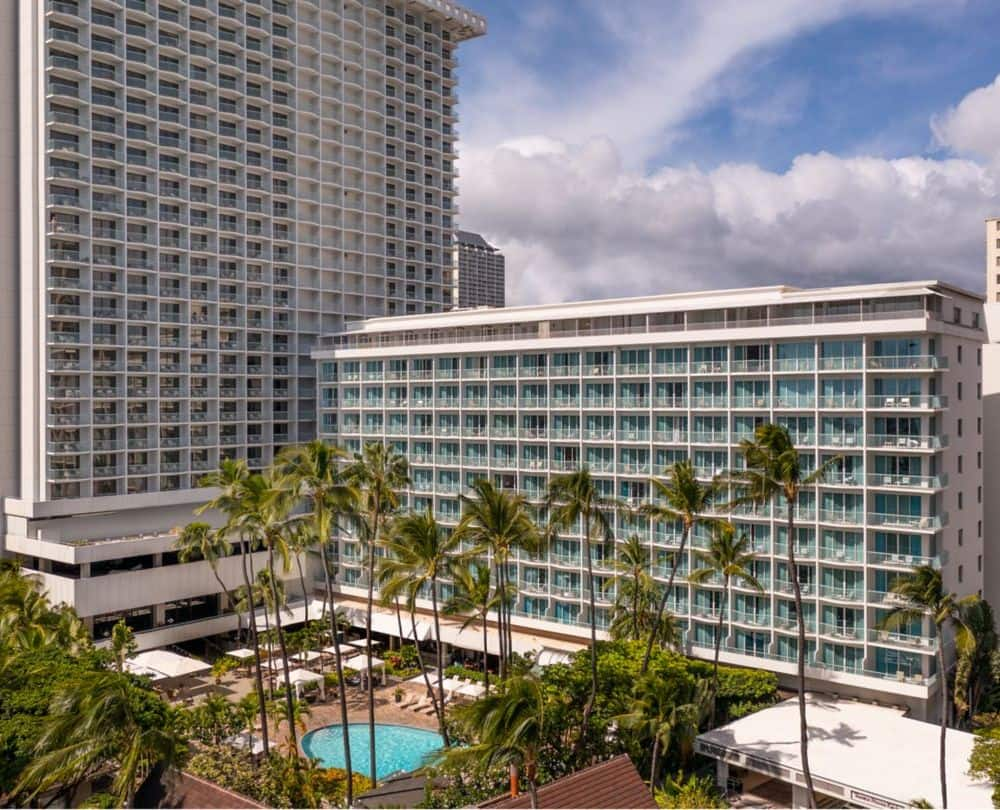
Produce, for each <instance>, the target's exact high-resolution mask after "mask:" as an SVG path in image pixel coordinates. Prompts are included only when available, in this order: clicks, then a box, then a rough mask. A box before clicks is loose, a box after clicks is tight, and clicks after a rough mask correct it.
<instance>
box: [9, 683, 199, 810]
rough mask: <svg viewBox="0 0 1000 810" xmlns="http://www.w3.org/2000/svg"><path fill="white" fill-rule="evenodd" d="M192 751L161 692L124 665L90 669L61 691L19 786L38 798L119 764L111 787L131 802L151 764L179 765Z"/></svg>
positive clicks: (126, 803) (119, 797)
mask: <svg viewBox="0 0 1000 810" xmlns="http://www.w3.org/2000/svg"><path fill="white" fill-rule="evenodd" d="M184 752H185V745H184V742H183V739H182V737H181V735H180V734H179V732H178V731H177V729H176V727H175V725H174V723H173V720H172V715H170V713H169V712H168V710H167V706H166V704H164V703H163V701H162V700H160V699H159V698H158V697H157V696H156V695H155V694H154V693H152V692H151V691H149V690H147V689H142V688H137V687H136V686H135V685H134V684H133V683H132V680H131V679H130V678H129V677H127V676H124V675H121V674H119V673H117V672H84V673H80V674H79V676H78V677H77V678H74V679H73V680H72V681H69V682H66V683H63V684H60V686H59V688H58V689H57V690H56V691H55V693H54V695H53V698H52V702H51V704H50V707H49V716H48V717H47V718H46V719H45V721H44V723H43V730H42V733H41V736H40V737H39V739H38V741H37V743H36V745H35V751H34V753H35V756H34V759H33V760H32V761H31V762H30V763H29V764H28V766H27V767H26V768H25V769H24V771H23V772H22V773H21V775H20V779H19V781H18V784H17V787H16V788H15V790H16V791H17V792H19V793H26V794H27V795H28V796H29V797H30V798H33V797H35V796H37V795H38V794H39V793H42V792H45V791H48V790H51V789H53V788H58V787H64V786H74V785H78V784H80V783H81V782H83V781H84V780H85V779H88V778H90V777H92V776H94V775H95V774H97V773H98V772H100V771H102V770H104V769H105V768H106V767H107V766H108V765H109V764H113V767H114V771H115V778H114V781H113V784H112V790H111V793H112V794H113V795H114V796H115V798H116V800H117V801H118V802H119V803H120V804H121V805H123V806H126V807H130V806H132V804H133V803H134V798H135V791H136V788H137V782H138V776H139V774H140V773H141V772H142V771H143V769H145V768H146V767H148V766H150V765H152V764H156V763H160V764H164V765H170V764H173V763H174V762H176V761H178V760H180V759H182V758H183V755H184Z"/></svg>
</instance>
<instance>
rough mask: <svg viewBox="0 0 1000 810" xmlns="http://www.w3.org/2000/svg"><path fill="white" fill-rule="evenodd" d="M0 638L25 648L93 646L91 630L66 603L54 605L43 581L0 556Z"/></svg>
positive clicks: (66, 648)
mask: <svg viewBox="0 0 1000 810" xmlns="http://www.w3.org/2000/svg"><path fill="white" fill-rule="evenodd" d="M0 638H3V639H5V640H7V641H8V643H9V644H10V645H11V646H14V647H18V648H21V649H26V648H28V647H39V646H49V645H57V646H59V647H62V648H64V649H65V650H67V651H68V652H70V653H71V654H74V655H75V654H76V653H78V652H79V651H80V650H83V649H87V648H89V647H90V646H91V637H90V631H89V630H87V627H86V625H85V624H84V623H83V622H82V621H81V620H80V617H79V616H77V615H76V611H74V610H73V609H72V608H70V607H68V606H66V605H59V606H57V607H55V608H53V607H52V605H51V603H50V601H49V598H48V595H47V594H46V592H45V591H44V590H43V589H42V584H41V581H40V580H39V579H38V578H37V577H35V576H30V575H25V574H23V573H22V572H21V567H20V565H19V564H18V563H17V562H16V561H14V560H0Z"/></svg>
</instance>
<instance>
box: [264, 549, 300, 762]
mask: <svg viewBox="0 0 1000 810" xmlns="http://www.w3.org/2000/svg"><path fill="white" fill-rule="evenodd" d="M267 565H268V568H269V569H270V571H271V598H272V599H274V629H275V631H277V634H278V648H279V649H280V650H281V671H282V674H283V675H284V680H285V705H286V706H287V707H288V717H289V722H288V736H289V738H290V743H291V745H290V747H291V750H292V751H294V752H295V756H296V757H297V756H298V755H299V744H298V740H297V739H296V735H295V723H294V722H293V721H292V718H294V717H295V703H294V699H293V698H292V681H291V679H290V678H289V676H288V651H287V650H286V649H285V631H284V630H283V629H282V627H281V604H280V602H279V600H278V579H277V576H276V574H275V573H274V546H273V545H272V544H271V543H268V544H267Z"/></svg>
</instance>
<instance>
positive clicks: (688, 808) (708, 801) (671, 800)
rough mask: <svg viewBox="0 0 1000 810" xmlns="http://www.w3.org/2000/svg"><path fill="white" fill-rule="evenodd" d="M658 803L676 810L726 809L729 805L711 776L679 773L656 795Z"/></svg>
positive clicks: (668, 780)
mask: <svg viewBox="0 0 1000 810" xmlns="http://www.w3.org/2000/svg"><path fill="white" fill-rule="evenodd" d="M654 798H655V799H656V803H657V804H658V805H659V806H660V807H663V808H669V809H671V810H672V809H673V808H676V810H702V808H707V807H712V808H725V807H729V803H728V802H726V800H725V799H724V798H723V797H722V796H720V795H719V790H718V788H716V787H715V783H714V782H713V781H712V777H711V776H708V775H706V776H697V775H695V774H693V773H692V774H688V775H687V777H685V776H684V773H683V772H680V771H679V772H678V773H677V775H676V776H675V777H673V778H670V779H667V782H666V784H665V785H664V786H663V790H658V791H656V793H655V794H654Z"/></svg>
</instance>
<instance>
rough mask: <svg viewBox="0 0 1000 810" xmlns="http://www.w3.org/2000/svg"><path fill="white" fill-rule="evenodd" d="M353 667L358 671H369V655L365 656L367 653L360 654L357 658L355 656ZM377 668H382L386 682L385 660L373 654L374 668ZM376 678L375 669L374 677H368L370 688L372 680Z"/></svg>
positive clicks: (383, 680)
mask: <svg viewBox="0 0 1000 810" xmlns="http://www.w3.org/2000/svg"><path fill="white" fill-rule="evenodd" d="M351 669H353V670H355V671H357V672H360V673H365V672H368V657H367V656H365V655H359V656H357V657H356V658H354V659H353V660H352V661H351ZM376 669H381V670H382V682H383V683H384V682H385V661H383V660H382V659H381V658H376V657H375V656H374V655H373V656H372V670H376ZM374 680H375V678H374V671H373V672H372V677H371V678H369V679H368V683H369V688H370V686H371V685H373V683H372V682H373V681H374Z"/></svg>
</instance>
